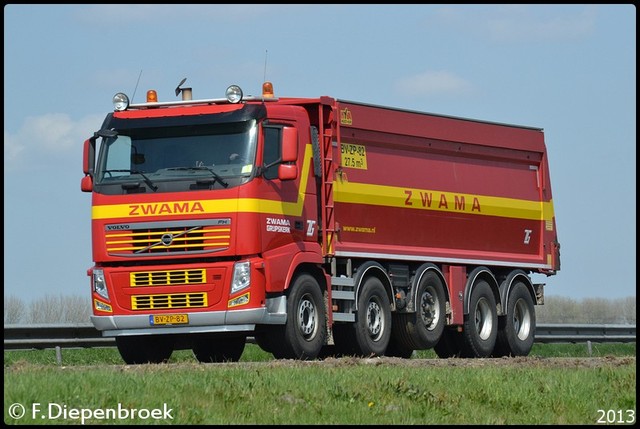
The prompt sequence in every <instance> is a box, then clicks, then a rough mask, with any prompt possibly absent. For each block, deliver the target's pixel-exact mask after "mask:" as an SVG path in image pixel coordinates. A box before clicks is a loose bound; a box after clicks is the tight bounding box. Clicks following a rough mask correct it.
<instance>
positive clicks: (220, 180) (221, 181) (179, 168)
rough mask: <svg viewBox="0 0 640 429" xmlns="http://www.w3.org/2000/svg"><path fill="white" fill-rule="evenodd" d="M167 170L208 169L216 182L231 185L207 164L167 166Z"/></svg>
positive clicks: (225, 185) (226, 185)
mask: <svg viewBox="0 0 640 429" xmlns="http://www.w3.org/2000/svg"><path fill="white" fill-rule="evenodd" d="M167 170H178V171H188V170H207V171H208V172H209V173H211V175H212V176H213V180H214V182H216V181H217V182H218V183H220V184H221V185H222V186H224V187H225V188H226V187H228V186H229V184H228V183H227V182H225V181H224V180H223V179H222V177H220V176H219V175H218V173H216V172H215V171H213V170H212V169H211V168H210V167H207V166H200V167H172V168H167Z"/></svg>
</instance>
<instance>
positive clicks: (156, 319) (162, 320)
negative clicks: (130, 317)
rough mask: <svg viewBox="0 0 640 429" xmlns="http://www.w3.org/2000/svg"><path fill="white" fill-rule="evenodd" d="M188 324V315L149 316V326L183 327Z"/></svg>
mask: <svg viewBox="0 0 640 429" xmlns="http://www.w3.org/2000/svg"><path fill="white" fill-rule="evenodd" d="M187 323H189V315H188V314H155V315H153V316H149V324H150V325H184V324H187Z"/></svg>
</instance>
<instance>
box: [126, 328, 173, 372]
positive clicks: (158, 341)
mask: <svg viewBox="0 0 640 429" xmlns="http://www.w3.org/2000/svg"><path fill="white" fill-rule="evenodd" d="M116 346H117V347H118V352H120V356H121V357H122V359H123V360H124V361H125V362H126V363H127V364H129V365H137V364H143V363H165V362H167V361H168V360H169V358H170V357H171V354H172V353H173V344H172V343H171V341H169V339H168V338H165V337H163V336H161V335H144V336H143V335H133V336H124V337H116Z"/></svg>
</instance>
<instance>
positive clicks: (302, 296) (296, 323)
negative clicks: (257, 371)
mask: <svg viewBox="0 0 640 429" xmlns="http://www.w3.org/2000/svg"><path fill="white" fill-rule="evenodd" d="M272 333H273V337H272V338H271V339H270V340H269V341H268V347H269V348H271V350H272V353H273V355H274V356H275V357H276V358H278V359H302V360H311V359H315V358H316V357H317V356H318V354H319V353H320V349H321V348H322V346H323V345H324V343H325V338H326V336H327V316H326V312H325V310H324V300H323V297H322V291H321V290H320V285H319V284H318V281H317V280H316V279H315V278H314V277H313V276H311V275H310V274H301V275H300V276H298V277H297V278H296V280H295V281H294V282H293V285H292V286H291V288H290V291H289V296H288V298H287V322H286V324H285V325H284V326H276V327H274V329H273V331H272Z"/></svg>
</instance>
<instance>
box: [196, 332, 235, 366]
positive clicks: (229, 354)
mask: <svg viewBox="0 0 640 429" xmlns="http://www.w3.org/2000/svg"><path fill="white" fill-rule="evenodd" d="M246 343H247V337H246V335H237V336H229V337H218V338H212V337H210V336H206V337H204V338H198V339H197V340H196V342H195V344H194V346H193V348H192V351H193V355H194V356H195V358H196V359H197V360H198V362H202V363H215V362H238V361H239V360H240V357H241V356H242V352H244V346H245V344H246Z"/></svg>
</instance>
